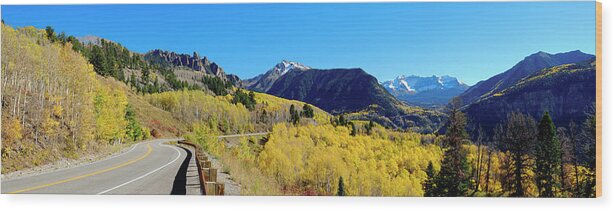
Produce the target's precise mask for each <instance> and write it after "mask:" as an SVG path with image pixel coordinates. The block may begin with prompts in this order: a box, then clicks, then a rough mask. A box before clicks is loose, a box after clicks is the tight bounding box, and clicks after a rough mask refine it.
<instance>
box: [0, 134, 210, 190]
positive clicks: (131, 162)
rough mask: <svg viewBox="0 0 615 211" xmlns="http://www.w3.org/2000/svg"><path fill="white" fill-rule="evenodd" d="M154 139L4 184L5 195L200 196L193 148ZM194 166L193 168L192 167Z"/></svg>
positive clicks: (167, 140)
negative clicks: (116, 152)
mask: <svg viewBox="0 0 615 211" xmlns="http://www.w3.org/2000/svg"><path fill="white" fill-rule="evenodd" d="M169 141H173V140H170V139H166V140H153V141H146V142H141V143H138V144H135V145H134V146H133V147H132V148H130V149H129V150H128V151H126V152H124V153H121V154H118V155H117V156H113V157H109V158H106V159H103V160H100V161H97V162H93V163H89V164H84V165H80V166H77V167H73V168H67V169H62V170H58V171H54V172H48V173H44V174H39V175H34V176H28V177H22V178H15V179H11V180H7V181H4V180H3V181H2V186H1V188H2V193H3V194H157V195H167V194H200V190H199V183H198V176H195V174H196V173H195V172H191V171H196V168H195V167H194V166H195V165H194V159H193V155H192V154H193V153H192V151H191V150H190V149H187V148H182V147H178V146H175V145H169V144H167V143H166V142H169ZM190 166H192V167H190Z"/></svg>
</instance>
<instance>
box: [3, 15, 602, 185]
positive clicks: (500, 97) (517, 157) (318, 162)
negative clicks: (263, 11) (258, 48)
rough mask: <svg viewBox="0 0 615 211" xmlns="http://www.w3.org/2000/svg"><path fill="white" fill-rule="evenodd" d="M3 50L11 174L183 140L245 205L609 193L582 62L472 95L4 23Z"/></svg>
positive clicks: (590, 61)
mask: <svg viewBox="0 0 615 211" xmlns="http://www.w3.org/2000/svg"><path fill="white" fill-rule="evenodd" d="M84 40H87V41H84ZM2 52H3V53H2V92H3V95H2V123H3V124H2V140H3V142H2V173H3V174H6V173H10V172H15V171H19V170H23V169H29V168H33V167H36V166H41V165H47V164H50V163H54V162H56V161H58V160H60V159H67V158H68V159H78V158H81V157H84V156H86V155H89V154H96V153H101V152H107V151H109V150H114V149H116V148H118V146H125V145H132V144H140V145H139V146H143V145H144V143H154V142H156V141H154V142H152V141H151V140H153V139H156V140H157V139H162V138H168V139H186V140H188V141H191V142H192V143H196V144H198V145H200V146H201V147H202V148H203V149H204V150H205V151H206V152H207V153H208V154H210V155H211V156H213V157H214V158H215V159H216V160H217V161H219V162H220V166H222V167H221V171H223V172H224V173H225V174H228V175H230V179H232V180H233V181H234V182H236V183H238V184H239V185H240V186H241V191H240V194H242V195H320V196H333V195H338V196H347V195H348V196H493V197H501V196H514V197H593V196H595V185H596V184H595V182H596V165H595V156H596V155H595V147H596V145H595V143H596V142H595V139H596V134H595V133H596V112H595V102H596V89H595V88H596V60H595V56H594V55H591V54H586V53H583V52H581V51H570V52H565V53H557V54H549V53H546V52H538V53H535V54H532V55H529V56H528V57H526V58H524V59H523V60H521V61H520V62H519V63H517V64H516V65H514V66H513V67H512V68H511V69H509V70H506V71H504V72H502V73H500V74H497V75H494V76H493V77H491V78H488V79H485V80H484V81H481V82H478V83H477V84H475V85H472V86H469V85H467V84H465V83H463V82H461V80H460V79H458V78H456V77H452V76H436V75H432V76H428V77H422V76H415V75H411V76H407V77H406V76H399V77H397V78H395V79H393V80H391V81H384V82H380V81H378V79H377V78H376V77H374V76H373V75H371V74H370V73H369V72H367V71H365V70H364V69H361V68H344V67H331V68H330V69H314V68H312V67H310V66H307V65H304V64H301V63H299V62H295V61H288V60H282V61H281V62H280V63H278V64H272V68H271V69H269V70H267V71H265V72H263V73H262V74H259V75H257V76H256V77H254V78H249V79H243V78H240V77H239V76H237V75H235V74H231V73H232V71H230V70H225V69H223V68H222V65H224V64H218V63H216V62H214V61H211V60H210V59H209V58H208V57H207V56H203V55H199V53H197V52H193V53H192V55H190V54H182V53H176V52H172V51H167V50H162V49H154V50H150V51H147V52H146V53H138V52H134V51H131V50H130V49H128V48H126V47H124V46H122V45H121V44H120V43H117V42H113V41H109V40H105V39H104V38H98V37H89V38H88V39H83V38H81V39H78V38H76V37H74V36H67V35H66V34H65V33H56V32H55V31H54V29H53V28H52V27H47V28H46V29H38V28H35V27H23V28H13V27H11V26H9V25H5V24H4V23H3V24H2ZM457 77H460V78H462V77H463V76H462V75H460V76H457ZM237 134H258V136H250V137H246V136H241V135H237ZM226 138H233V139H234V140H233V144H225V143H227V142H226V141H225V140H224V139H226ZM156 143H158V142H156ZM145 149H146V148H143V147H141V148H139V150H141V151H144V150H145ZM161 149H162V148H160V149H159V150H161ZM141 151H139V152H141ZM169 152H171V151H170V150H169ZM553 152H556V153H553ZM179 155H181V156H184V157H186V156H187V155H186V153H180V154H179ZM160 160H165V159H163V158H161V159H160ZM155 164H156V162H155V161H152V164H151V166H154V165H155ZM541 165H552V166H556V167H554V168H553V169H555V170H552V169H548V170H545V169H544V168H542V166H541ZM147 166H150V164H148V165H147ZM163 167H164V166H163ZM143 168H146V167H143ZM166 171H168V169H167V170H165V172H166ZM170 172H171V173H173V171H170ZM167 173H168V172H167ZM171 173H169V175H170V174H171ZM118 175H119V174H118ZM58 177H61V176H58ZM118 177H120V176H118ZM150 179H151V178H150ZM165 179H168V178H166V177H164V179H163V176H160V178H159V179H156V181H162V180H165ZM144 181H149V180H144ZM152 181H153V179H152ZM165 181H166V180H165ZM66 183H67V184H72V183H70V181H67V182H66ZM7 184H8V183H7ZM545 184H549V185H553V187H551V186H547V185H545ZM4 185H5V183H4V181H3V186H4ZM73 185H74V184H73ZM166 185H168V184H166ZM169 187H170V186H169ZM165 188H168V187H166V186H165ZM15 190H17V189H15ZM59 190H60V191H59V192H58V193H60V192H61V193H71V189H70V188H69V189H59ZM100 190H103V189H100ZM165 190H166V189H165ZM11 191H13V190H12V189H11ZM40 191H41V193H43V192H46V191H50V192H53V191H54V190H47V189H45V187H41V188H40ZM97 191H98V190H97ZM4 192H5V191H4V189H3V193H4ZM75 193H77V192H75ZM80 193H81V192H80ZM83 193H89V194H95V192H83ZM117 193H133V192H122V191H121V190H118V192H117ZM134 193H138V192H134ZM154 193H156V194H164V193H165V192H164V191H159V190H158V189H156V191H154Z"/></svg>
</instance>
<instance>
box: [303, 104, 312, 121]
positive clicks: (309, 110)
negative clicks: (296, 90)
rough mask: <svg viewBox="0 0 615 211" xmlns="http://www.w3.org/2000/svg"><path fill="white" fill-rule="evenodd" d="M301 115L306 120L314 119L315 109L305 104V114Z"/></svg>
mask: <svg viewBox="0 0 615 211" xmlns="http://www.w3.org/2000/svg"><path fill="white" fill-rule="evenodd" d="M301 114H302V116H304V117H306V118H314V109H313V108H312V106H310V105H308V104H307V103H306V104H303V112H301Z"/></svg>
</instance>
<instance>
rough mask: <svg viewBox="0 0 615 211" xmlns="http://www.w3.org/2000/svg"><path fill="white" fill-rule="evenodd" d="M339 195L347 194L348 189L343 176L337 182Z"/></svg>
mask: <svg viewBox="0 0 615 211" xmlns="http://www.w3.org/2000/svg"><path fill="white" fill-rule="evenodd" d="M337 196H346V190H345V188H344V178H343V177H341V176H340V179H339V182H338V184H337Z"/></svg>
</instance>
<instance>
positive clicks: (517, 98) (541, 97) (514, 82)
mask: <svg viewBox="0 0 615 211" xmlns="http://www.w3.org/2000/svg"><path fill="white" fill-rule="evenodd" d="M460 96H461V97H462V99H465V100H466V106H465V107H464V111H465V112H466V113H467V116H468V120H469V122H470V125H471V126H478V125H480V126H482V127H483V128H485V129H486V130H487V131H488V132H490V131H489V130H491V129H492V128H494V127H495V125H496V124H498V123H500V122H502V121H504V120H505V119H506V117H507V115H508V113H510V112H513V111H520V112H522V113H525V114H529V115H531V116H532V117H534V118H535V119H537V120H538V119H539V118H540V117H541V116H542V114H543V113H544V112H545V111H548V112H549V113H550V115H551V117H552V119H553V121H554V123H555V125H556V126H558V127H565V126H567V125H568V124H569V123H570V122H576V123H580V122H581V121H583V120H584V119H585V118H586V112H585V111H588V109H591V107H592V105H594V104H595V102H596V66H595V57H594V55H590V54H586V53H583V52H581V51H571V52H566V53H558V54H549V53H545V52H538V53H535V54H532V55H530V56H528V57H526V58H525V59H523V60H522V61H520V62H519V63H517V64H516V65H515V66H513V67H512V68H511V69H509V70H507V71H505V72H503V73H501V74H498V75H496V76H494V77H492V78H490V79H487V80H486V81H483V82H479V83H477V84H476V85H475V86H473V87H471V88H469V89H468V90H467V91H466V92H464V93H463V94H461V95H460Z"/></svg>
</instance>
